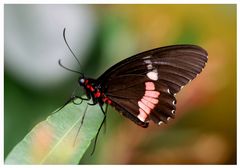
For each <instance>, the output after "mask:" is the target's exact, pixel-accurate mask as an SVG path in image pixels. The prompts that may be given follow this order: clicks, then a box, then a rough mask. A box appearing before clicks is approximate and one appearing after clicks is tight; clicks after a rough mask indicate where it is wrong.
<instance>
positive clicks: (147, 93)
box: [144, 91, 160, 98]
mask: <svg viewBox="0 0 240 168" xmlns="http://www.w3.org/2000/svg"><path fill="white" fill-rule="evenodd" d="M159 95H160V92H158V91H145V95H144V96H148V97H153V98H158V96H159Z"/></svg>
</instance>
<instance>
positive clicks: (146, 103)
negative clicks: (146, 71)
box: [137, 82, 160, 122]
mask: <svg viewBox="0 0 240 168" xmlns="http://www.w3.org/2000/svg"><path fill="white" fill-rule="evenodd" d="M159 95H160V92H159V91H156V90H155V85H154V83H153V82H145V93H144V96H143V97H142V98H141V100H140V101H138V107H139V114H138V116H137V117H138V119H139V120H141V121H142V122H145V120H146V118H147V117H148V115H150V113H151V111H152V110H153V109H154V108H155V107H156V105H157V104H158V97H159Z"/></svg>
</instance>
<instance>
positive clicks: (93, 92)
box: [79, 77, 112, 105]
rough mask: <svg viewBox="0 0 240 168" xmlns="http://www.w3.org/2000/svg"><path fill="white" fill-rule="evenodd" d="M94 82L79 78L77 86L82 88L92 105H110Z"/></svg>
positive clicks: (93, 80) (89, 79)
mask: <svg viewBox="0 0 240 168" xmlns="http://www.w3.org/2000/svg"><path fill="white" fill-rule="evenodd" d="M95 83H96V80H95V79H91V78H84V77H80V78H79V85H80V86H82V87H83V88H84V89H85V91H86V96H87V97H88V98H89V99H92V101H93V104H97V103H99V104H101V105H103V104H104V103H107V104H111V103H112V101H111V100H110V99H109V98H108V97H106V96H105V94H104V92H103V90H102V88H101V86H99V85H95Z"/></svg>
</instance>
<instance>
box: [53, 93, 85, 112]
mask: <svg viewBox="0 0 240 168" xmlns="http://www.w3.org/2000/svg"><path fill="white" fill-rule="evenodd" d="M76 99H80V100H81V102H80V103H76V102H75V100H76ZM83 100H89V99H88V98H83V97H81V96H72V97H70V99H69V100H67V101H66V103H64V105H62V106H61V107H60V108H59V109H58V110H57V111H54V112H52V114H55V113H56V112H58V111H60V110H62V109H63V108H64V107H65V106H66V105H68V104H69V103H71V102H73V103H74V104H75V105H79V104H81V103H82V101H83Z"/></svg>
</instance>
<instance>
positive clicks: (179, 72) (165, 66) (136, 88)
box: [96, 45, 208, 127]
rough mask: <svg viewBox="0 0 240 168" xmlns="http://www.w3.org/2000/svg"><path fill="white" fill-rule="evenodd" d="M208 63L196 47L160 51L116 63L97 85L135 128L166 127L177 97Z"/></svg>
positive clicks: (178, 46)
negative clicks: (151, 125)
mask: <svg viewBox="0 0 240 168" xmlns="http://www.w3.org/2000/svg"><path fill="white" fill-rule="evenodd" d="M207 59H208V58H207V52H206V51H205V50H204V49H202V48H201V47H198V46H194V45H175V46H167V47H162V48H157V49H153V50H150V51H146V52H143V53H140V54H137V55H135V56H132V57H129V58H127V59H125V60H123V61H121V62H119V63H117V64H116V65H114V66H112V67H111V68H109V69H108V70H107V71H106V72H105V73H104V74H103V75H101V76H100V77H99V78H98V79H97V81H96V84H97V85H99V86H101V89H102V91H103V93H104V94H105V95H106V96H107V97H108V98H109V99H110V100H111V101H112V102H113V104H112V105H113V106H114V107H115V108H116V109H117V110H119V111H120V112H121V113H123V115H125V116H126V117H128V118H130V119H131V120H132V121H134V122H135V123H136V124H138V125H141V126H143V127H146V126H147V124H146V123H147V121H149V120H153V121H154V122H155V123H158V124H160V123H161V121H163V122H165V123H166V122H167V120H168V119H169V117H172V118H173V117H174V115H175V110H176V107H175V105H176V99H175V97H174V95H175V94H176V93H177V92H179V90H180V89H181V88H182V87H183V86H185V85H186V84H187V83H188V82H189V81H191V80H193V79H194V78H195V77H196V76H197V74H199V73H200V72H201V71H202V69H203V68H204V66H205V64H206V62H207Z"/></svg>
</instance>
